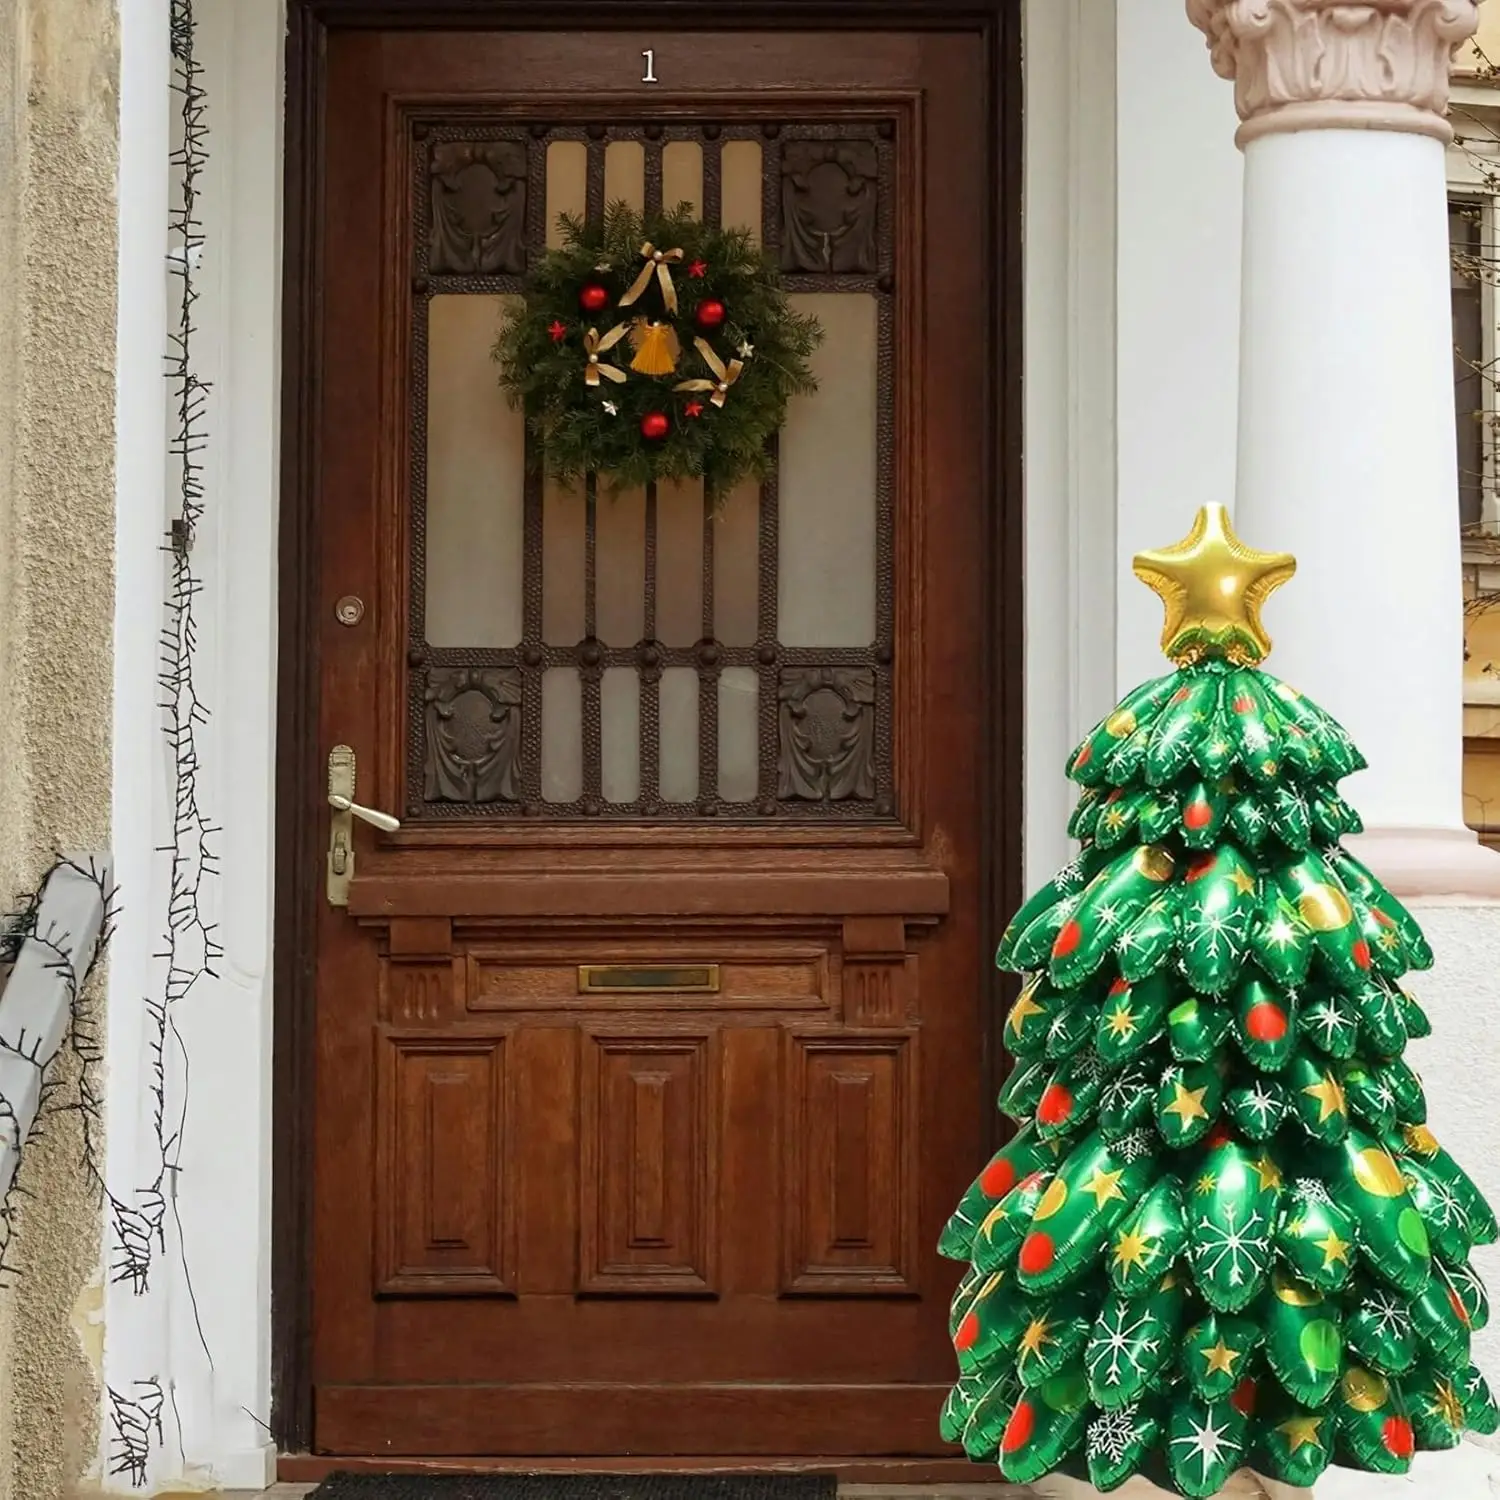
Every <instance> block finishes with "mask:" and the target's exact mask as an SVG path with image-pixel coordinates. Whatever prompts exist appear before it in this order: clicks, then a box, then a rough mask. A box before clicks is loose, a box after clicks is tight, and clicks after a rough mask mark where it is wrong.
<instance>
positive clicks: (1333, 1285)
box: [941, 505, 1500, 1496]
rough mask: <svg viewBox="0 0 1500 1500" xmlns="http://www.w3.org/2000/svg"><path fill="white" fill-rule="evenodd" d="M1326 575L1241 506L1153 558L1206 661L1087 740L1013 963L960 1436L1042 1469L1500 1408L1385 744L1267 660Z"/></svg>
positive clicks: (1103, 1483) (1449, 1434)
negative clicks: (1379, 793)
mask: <svg viewBox="0 0 1500 1500" xmlns="http://www.w3.org/2000/svg"><path fill="white" fill-rule="evenodd" d="M1295 566H1296V565H1295V563H1294V561H1293V560H1292V558H1291V557H1289V556H1286V555H1271V554H1266V553H1261V552H1255V551H1253V550H1251V549H1250V548H1248V547H1246V546H1245V545H1244V544H1243V543H1242V542H1241V541H1240V540H1239V539H1238V538H1237V537H1236V536H1235V535H1234V534H1233V532H1232V531H1231V530H1230V528H1229V521H1228V517H1227V515H1226V514H1225V511H1224V509H1223V507H1222V506H1216V505H1211V506H1206V507H1204V509H1202V510H1200V511H1199V513H1198V516H1197V519H1196V520H1195V522H1194V525H1193V529H1192V531H1191V533H1190V534H1189V535H1188V537H1187V538H1186V539H1185V540H1184V541H1182V542H1179V543H1178V544H1177V545H1176V546H1173V547H1169V548H1166V549H1164V550H1162V551H1159V552H1147V553H1142V554H1141V555H1140V556H1138V557H1137V558H1136V559H1135V571H1136V573H1137V575H1138V576H1139V577H1140V578H1141V579H1142V580H1143V581H1144V582H1146V583H1147V584H1149V585H1150V587H1151V588H1152V589H1154V590H1155V591H1156V592H1157V593H1158V594H1159V595H1160V596H1161V598H1162V600H1163V602H1164V603H1165V605H1166V628H1165V631H1164V633H1163V636H1162V645H1163V647H1164V649H1165V651H1166V654H1167V656H1168V657H1169V658H1170V659H1171V661H1172V662H1173V663H1174V664H1175V670H1174V671H1173V672H1172V673H1171V674H1169V675H1168V676H1165V677H1161V678H1159V679H1157V680H1156V681H1154V682H1149V683H1147V684H1145V686H1143V687H1140V688H1137V689H1136V690H1135V691H1134V692H1132V693H1130V694H1129V695H1128V696H1127V697H1126V698H1125V699H1124V701H1123V702H1122V703H1121V704H1120V705H1119V706H1118V707H1117V708H1116V709H1115V711H1114V712H1113V713H1111V714H1110V715H1109V717H1108V718H1106V719H1105V720H1104V721H1103V722H1102V723H1101V724H1099V725H1098V726H1097V728H1095V729H1094V730H1093V732H1092V733H1090V734H1089V736H1088V737H1087V738H1086V739H1085V740H1084V742H1083V743H1082V744H1081V745H1080V746H1079V747H1078V749H1077V750H1076V751H1075V752H1074V754H1073V757H1072V759H1071V760H1070V761H1069V763H1068V775H1069V776H1070V777H1071V778H1072V780H1073V781H1074V782H1076V783H1078V784H1079V786H1080V787H1081V788H1082V793H1081V795H1080V797H1079V800H1078V807H1077V810H1076V812H1075V813H1074V815H1073V818H1072V821H1071V823H1070V825H1069V832H1070V833H1071V834H1072V835H1073V836H1074V837H1075V838H1077V839H1078V840H1079V842H1080V844H1081V846H1082V851H1081V853H1080V854H1079V856H1078V858H1077V859H1076V860H1075V861H1074V863H1073V864H1072V865H1070V866H1069V867H1068V868H1067V869H1066V870H1064V871H1063V872H1062V873H1061V874H1060V875H1058V876H1057V878H1056V879H1054V880H1052V881H1050V882H1049V883H1048V884H1047V885H1046V886H1044V887H1043V888H1042V889H1041V890H1040V891H1038V892H1037V893H1036V894H1035V895H1034V896H1033V897H1032V898H1031V899H1030V900H1029V901H1027V902H1026V904H1025V905H1024V906H1023V907H1022V908H1021V910H1020V911H1019V912H1018V913H1017V914H1016V916H1015V918H1014V919H1013V920H1012V922H1011V924H1010V926H1009V927H1008V928H1007V930H1006V932H1005V935H1004V937H1003V939H1002V941H1001V944H1000V951H999V955H998V962H999V964H1000V966H1001V967H1002V968H1006V969H1011V970H1014V971H1016V972H1018V973H1020V974H1022V975H1023V976H1024V981H1023V987H1022V990H1021V993H1020V996H1019V997H1018V999H1017V1000H1016V1002H1015V1003H1014V1005H1013V1006H1012V1008H1011V1011H1010V1014H1009V1016H1008V1017H1007V1020H1006V1024H1005V1040H1006V1046H1007V1049H1008V1051H1009V1052H1010V1053H1011V1054H1012V1056H1013V1057H1014V1058H1015V1066H1014V1069H1013V1071H1012V1073H1011V1075H1010V1078H1009V1079H1008V1081H1007V1083H1006V1086H1005V1088H1004V1090H1003V1092H1002V1094H1001V1096H1000V1108H1001V1109H1002V1110H1003V1111H1004V1112H1005V1113H1006V1114H1007V1115H1009V1116H1010V1117H1011V1118H1012V1119H1014V1120H1016V1121H1017V1122H1018V1123H1019V1125H1020V1129H1019V1130H1018V1131H1017V1132H1016V1134H1015V1137H1014V1139H1012V1140H1011V1141H1010V1142H1009V1143H1008V1144H1007V1145H1006V1146H1004V1147H1002V1149H1001V1150H1000V1151H999V1152H998V1153H997V1154H996V1155H995V1157H994V1158H993V1159H992V1160H991V1161H990V1162H989V1164H988V1165H987V1166H986V1167H985V1168H984V1170H983V1171H982V1172H981V1173H980V1174H979V1176H978V1177H977V1178H976V1180H975V1182H974V1184H973V1186H972V1187H971V1188H970V1189H969V1191H968V1192H967V1193H966V1194H965V1195H964V1199H963V1202H962V1203H961V1204H960V1205H959V1207H958V1209H957V1211H956V1212H955V1213H954V1215H953V1217H952V1219H951V1220H950V1222H949V1224H948V1226H947V1228H946V1230H945V1231H944V1234H943V1238H942V1242H941V1250H942V1253H943V1254H944V1255H946V1256H948V1257H949V1258H950V1259H953V1260H957V1261H962V1262H964V1263H965V1265H966V1266H967V1268H968V1269H967V1271H966V1274H965V1276H964V1279H963V1282H962V1284H961V1285H960V1287H959V1289H958V1292H957V1293H956V1295H955V1297H954V1301H953V1315H952V1318H951V1320H950V1331H951V1333H952V1336H953V1342H954V1347H955V1350H956V1352H957V1361H958V1368H959V1374H960V1378H959V1380H958V1384H957V1385H956V1386H955V1387H954V1390H953V1393H952V1395H951V1396H950V1397H949V1400H948V1403H947V1405H946V1407H945V1409H944V1412H943V1416H942V1428H943V1432H944V1434H945V1436H947V1437H948V1438H949V1439H950V1440H951V1441H953V1442H956V1443H961V1444H962V1445H963V1447H964V1449H965V1451H966V1452H967V1453H968V1455H969V1457H970V1458H972V1459H975V1460H977V1461H984V1462H998V1464H999V1467H1000V1469H1001V1471H1002V1473H1003V1474H1004V1475H1005V1477H1006V1478H1008V1479H1011V1480H1014V1481H1016V1482H1018V1483H1027V1482H1030V1481H1032V1480H1035V1479H1037V1478H1039V1477H1040V1476H1042V1475H1044V1474H1046V1473H1048V1472H1050V1471H1053V1470H1057V1469H1062V1470H1065V1471H1066V1472H1068V1473H1071V1474H1075V1475H1078V1474H1084V1473H1087V1474H1088V1475H1089V1476H1090V1478H1091V1479H1092V1482H1093V1483H1094V1484H1095V1486H1097V1487H1098V1488H1099V1489H1101V1490H1109V1489H1114V1488H1116V1487H1118V1486H1119V1485H1121V1484H1124V1483H1125V1482H1126V1480H1128V1479H1129V1478H1130V1477H1131V1476H1132V1475H1134V1474H1137V1473H1140V1474H1144V1475H1146V1476H1147V1477H1149V1478H1150V1479H1152V1480H1154V1481H1155V1482H1156V1483H1157V1484H1161V1485H1166V1486H1168V1487H1169V1488H1171V1489H1172V1490H1174V1491H1175V1492H1176V1493H1178V1494H1181V1495H1193V1496H1209V1495H1212V1494H1214V1493H1215V1492H1216V1491H1217V1490H1219V1489H1220V1488H1221V1487H1222V1486H1223V1485H1224V1483H1225V1482H1226V1480H1227V1479H1228V1477H1229V1476H1230V1475H1231V1474H1232V1473H1233V1472H1234V1471H1235V1470H1236V1469H1238V1468H1241V1467H1245V1466H1248V1467H1250V1468H1253V1469H1255V1470H1257V1471H1258V1472H1260V1473H1262V1474H1265V1475H1269V1476H1270V1477H1272V1478H1275V1479H1279V1480H1281V1481H1283V1482H1285V1483H1288V1484H1292V1485H1311V1484H1312V1483H1313V1481H1314V1480H1315V1479H1316V1478H1317V1476H1318V1475H1319V1474H1321V1473H1322V1471H1323V1470H1324V1469H1325V1468H1326V1467H1327V1466H1328V1465H1329V1464H1330V1463H1337V1464H1342V1465H1345V1466H1347V1467H1350V1468H1355V1469H1364V1470H1371V1471H1376V1472H1380V1473H1387V1474H1392V1473H1402V1472H1404V1471H1405V1470H1406V1469H1407V1468H1408V1467H1409V1466H1410V1464H1411V1462H1412V1457H1413V1454H1414V1453H1415V1452H1416V1451H1418V1450H1420V1449H1424V1448H1447V1447H1451V1446H1452V1445H1453V1444H1454V1443H1456V1442H1458V1441H1459V1439H1460V1437H1461V1435H1462V1433H1463V1432H1464V1431H1465V1429H1470V1430H1475V1431H1479V1432H1493V1431H1495V1430H1496V1427H1497V1424H1500V1412H1497V1410H1496V1407H1495V1404H1494V1401H1493V1400H1492V1398H1491V1396H1490V1392H1489V1389H1488V1387H1487V1386H1486V1384H1485V1382H1484V1379H1483V1377H1482V1376H1481V1375H1480V1373H1479V1371H1478V1369H1477V1368H1475V1366H1474V1365H1473V1363H1472V1361H1471V1358H1470V1337H1471V1335H1472V1333H1473V1332H1474V1331H1475V1330H1476V1329H1479V1328H1481V1327H1483V1326H1484V1323H1485V1321H1486V1319H1487V1318H1488V1316H1489V1304H1488V1299H1487V1298H1486V1296H1485V1292H1484V1288H1483V1287H1482V1285H1481V1284H1480V1282H1479V1279H1478V1278H1477V1277H1476V1276H1475V1274H1474V1273H1473V1271H1472V1270H1471V1269H1470V1268H1469V1264H1468V1259H1469V1253H1470V1251H1471V1249H1472V1248H1473V1246H1475V1245H1476V1244H1488V1243H1490V1242H1491V1241H1493V1240H1494V1239H1495V1238H1496V1236H1497V1226H1496V1221H1495V1216H1494V1214H1493V1213H1492V1212H1491V1210H1490V1208H1489V1206H1488V1205H1487V1204H1486V1203H1485V1201H1484V1199H1483V1198H1482V1197H1481V1196H1480V1194H1479V1192H1478V1190H1477V1189H1476V1188H1475V1186H1474V1184H1473V1183H1472V1182H1471V1181H1470V1179H1469V1178H1468V1176H1467V1175H1466V1174H1465V1173H1464V1171H1463V1169H1462V1168H1461V1167H1460V1166H1459V1165H1458V1163H1457V1162H1455V1161H1454V1160H1453V1158H1452V1157H1451V1156H1449V1155H1448V1153H1447V1152H1446V1151H1444V1150H1443V1149H1442V1147H1441V1146H1440V1145H1439V1144H1438V1141H1437V1139H1436V1138H1435V1137H1434V1135H1433V1133H1432V1131H1431V1130H1430V1129H1429V1128H1428V1125H1427V1110H1426V1104H1425V1101H1424V1098H1423V1093H1422V1086H1421V1083H1420V1081H1419V1080H1418V1078H1417V1075H1416V1074H1415V1073H1414V1072H1413V1071H1412V1069H1411V1067H1410V1065H1409V1064H1408V1063H1407V1062H1406V1061H1405V1059H1404V1058H1403V1055H1402V1054H1403V1052H1404V1051H1405V1048H1406V1045H1407V1042H1408V1041H1409V1040H1411V1039H1412V1038H1417V1037H1423V1036H1426V1035H1427V1034H1428V1032H1429V1030H1430V1027H1429V1026H1428V1023H1427V1019H1426V1017H1425V1016H1424V1015H1423V1013H1422V1010H1421V1007H1420V1006H1419V1005H1418V1004H1417V1002H1416V1001H1415V1000H1414V999H1413V998H1412V997H1411V996H1410V995H1409V994H1408V993H1407V992H1406V991H1405V990H1404V989H1403V988H1402V980H1403V976H1404V975H1405V974H1406V973H1407V972H1408V971H1410V970H1412V969H1424V968H1427V967H1429V966H1430V965H1431V963H1432V953H1431V950H1430V949H1429V948H1428V946H1427V943H1426V942H1425V940H1424V939H1423V937H1422V934H1421V931H1420V930H1419V928H1418V927H1417V924H1416V922H1415V921H1413V920H1412V917H1411V915H1410V913H1408V912H1407V911H1406V910H1405V909H1404V908H1403V907H1402V906H1401V904H1400V903H1399V902H1398V901H1397V900H1395V898H1394V897H1392V896H1391V895H1390V893H1389V892H1388V891H1386V890H1385V888H1384V887H1383V886H1382V885H1381V884H1380V882H1379V881H1378V880H1377V879H1376V878H1375V876H1374V875H1372V874H1371V873H1370V871H1369V870H1367V869H1365V867H1364V866H1363V865H1362V864H1360V862H1359V861H1358V860H1357V859H1356V858H1355V857H1354V856H1353V855H1351V854H1349V853H1348V852H1347V851H1346V850H1344V849H1343V848H1341V847H1340V844H1339V840H1340V839H1341V838H1343V837H1344V836H1345V835H1346V834H1350V833H1357V832H1358V831H1359V828H1360V822H1359V817H1358V815H1357V814H1356V813H1355V812H1354V810H1353V809H1352V808H1351V807H1350V806H1349V804H1348V803H1347V802H1345V801H1344V800H1343V798H1342V797H1341V796H1340V795H1339V792H1338V783H1339V781H1340V780H1341V779H1342V778H1343V777H1345V776H1347V775H1349V774H1350V773H1351V772H1353V771H1357V770H1359V769H1360V768H1361V767H1363V765H1364V760H1363V758H1362V757H1361V755H1360V753H1359V751H1358V750H1357V749H1356V748H1355V746H1354V744H1353V743H1352V742H1351V741H1350V739H1349V736H1348V735H1347V734H1346V733H1345V732H1344V730H1343V729H1341V728H1340V727H1339V725H1338V724H1336V723H1335V722H1334V721H1333V720H1332V719H1331V718H1329V717H1328V715H1327V714H1325V713H1324V712H1323V711H1322V710H1321V709H1319V708H1318V707H1317V706H1316V705H1315V704H1313V703H1311V702H1309V701H1308V700H1307V699H1306V698H1304V697H1303V696H1302V695H1301V694H1299V693H1298V692H1297V691H1296V690H1295V689H1294V688H1291V687H1289V686H1287V685H1286V684H1285V683H1282V682H1278V681H1277V680H1276V679H1275V678H1274V677H1272V676H1271V675H1270V674H1269V673H1267V672H1265V671H1263V670H1262V669H1261V665H1260V664H1261V662H1262V660H1263V659H1264V658H1265V656H1266V653H1267V652H1268V651H1269V650H1270V644H1271V643H1270V640H1269V638H1268V637H1267V635H1266V633H1265V631H1264V629H1263V628H1262V626H1261V622H1260V608H1261V605H1262V604H1263V603H1264V601H1265V599H1266V597H1267V595H1268V594H1269V593H1270V592H1271V591H1272V590H1273V589H1274V588H1276V587H1278V586H1279V585H1280V584H1282V583H1284V582H1286V580H1287V579H1288V578H1290V577H1291V576H1292V573H1293V571H1294V569H1295Z"/></svg>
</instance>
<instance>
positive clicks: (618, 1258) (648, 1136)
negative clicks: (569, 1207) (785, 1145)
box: [579, 1028, 720, 1296]
mask: <svg viewBox="0 0 1500 1500" xmlns="http://www.w3.org/2000/svg"><path fill="white" fill-rule="evenodd" d="M719 1042H720V1038H719V1034H718V1032H717V1031H715V1030H709V1029H706V1028H705V1029H703V1030H697V1031H677V1030H674V1031H672V1032H670V1033H668V1034H646V1035H641V1034H635V1033H628V1032H627V1033H610V1032H608V1031H604V1030H598V1029H590V1030H589V1031H587V1032H586V1033H585V1038H584V1046H583V1056H582V1069H583V1073H582V1088H581V1099H580V1103H581V1106H582V1118H581V1121H580V1133H581V1136H582V1154H581V1160H580V1168H579V1192H580V1204H579V1234H580V1238H579V1247H580V1266H579V1290H580V1291H583V1292H614V1293H650V1294H651V1295H653V1296H661V1295H663V1294H668V1295H682V1294H686V1295H701V1294H705V1293H711V1292H713V1291H714V1290H715V1289H716V1275H715V1272H716V1268H717V1262H718V1237H717V1225H718V1201H717V1184H718V1175H719V1173H718V1167H719V1112H718V1099H719V1076H718V1075H719V1066H720V1065H719V1056H720V1046H719Z"/></svg>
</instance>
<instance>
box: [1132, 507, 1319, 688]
mask: <svg viewBox="0 0 1500 1500" xmlns="http://www.w3.org/2000/svg"><path fill="white" fill-rule="evenodd" d="M1132 566H1133V567H1134V569H1135V576H1136V577H1137V578H1139V579H1140V580H1141V582H1142V583H1144V584H1146V585H1147V586H1148V587H1150V588H1151V589H1153V590H1155V592H1156V593H1157V594H1159V595H1160V596H1161V601H1162V603H1163V604H1164V605H1165V606H1166V611H1167V618H1166V625H1165V627H1164V628H1163V630H1162V635H1161V644H1162V650H1163V651H1165V652H1166V654H1167V655H1168V656H1169V657H1170V658H1171V659H1172V660H1173V661H1174V662H1176V663H1177V664H1178V665H1179V666H1185V665H1187V664H1189V663H1192V662H1195V661H1201V660H1202V659H1203V658H1204V657H1205V656H1209V655H1222V656H1225V657H1227V658H1228V659H1229V660H1230V661H1232V662H1234V663H1235V664H1236V665H1239V666H1253V665H1254V664H1255V663H1256V662H1259V661H1260V660H1262V658H1264V657H1265V656H1266V655H1267V653H1268V652H1269V651H1270V649H1271V637H1270V636H1268V635H1267V634H1266V632H1265V627H1264V626H1262V624H1261V623H1260V608H1261V605H1263V604H1264V603H1265V602H1266V598H1267V596H1268V595H1269V594H1270V593H1271V591H1272V590H1273V589H1276V588H1279V587H1280V586H1281V585H1282V584H1283V583H1285V582H1286V581H1287V579H1288V578H1290V577H1291V576H1292V574H1293V573H1295V572H1296V571H1297V560H1296V559H1295V558H1294V557H1293V556H1292V555H1291V554H1290V553H1289V552H1257V551H1256V550H1255V549H1254V548H1253V547H1247V546H1246V545H1245V544H1244V543H1243V542H1242V541H1241V540H1240V539H1239V538H1238V537H1237V536H1236V535H1235V534H1234V532H1233V531H1232V530H1231V529H1230V525H1229V512H1228V511H1226V510H1225V509H1224V507H1223V506H1222V505H1205V506H1202V507H1201V508H1200V509H1199V511H1198V514H1197V516H1196V517H1194V519H1193V529H1192V530H1191V531H1190V532H1188V534H1187V535H1186V536H1185V537H1184V538H1183V539H1182V540H1181V541H1180V542H1177V543H1175V544H1174V545H1172V546H1170V547H1162V548H1160V549H1159V550H1158V551H1155V552H1138V553H1136V555H1135V558H1134V559H1133V561H1132Z"/></svg>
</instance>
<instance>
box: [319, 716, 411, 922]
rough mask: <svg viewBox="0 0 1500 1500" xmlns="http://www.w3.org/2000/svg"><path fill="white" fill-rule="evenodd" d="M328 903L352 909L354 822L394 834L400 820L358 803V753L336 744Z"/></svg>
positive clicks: (331, 767) (331, 758)
mask: <svg viewBox="0 0 1500 1500" xmlns="http://www.w3.org/2000/svg"><path fill="white" fill-rule="evenodd" d="M328 805H329V806H330V807H331V808H332V809H333V816H332V817H331V818H329V820H328V824H329V827H328V904H329V905H330V906H348V904H349V882H350V881H351V880H352V879H353V878H354V820H355V818H359V819H360V820H361V821H363V822H366V823H369V824H370V825H371V826H372V827H375V828H379V829H381V830H382V831H383V832H385V833H394V832H395V831H396V830H397V829H398V828H399V827H400V826H401V820H400V818H393V817H392V816H391V815H390V813H385V812H379V811H377V810H376V809H375V808H373V807H363V806H361V805H360V804H359V803H358V802H356V801H355V800H354V751H353V750H351V749H350V748H349V746H348V745H335V746H334V747H333V749H332V750H330V751H329V752H328Z"/></svg>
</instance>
